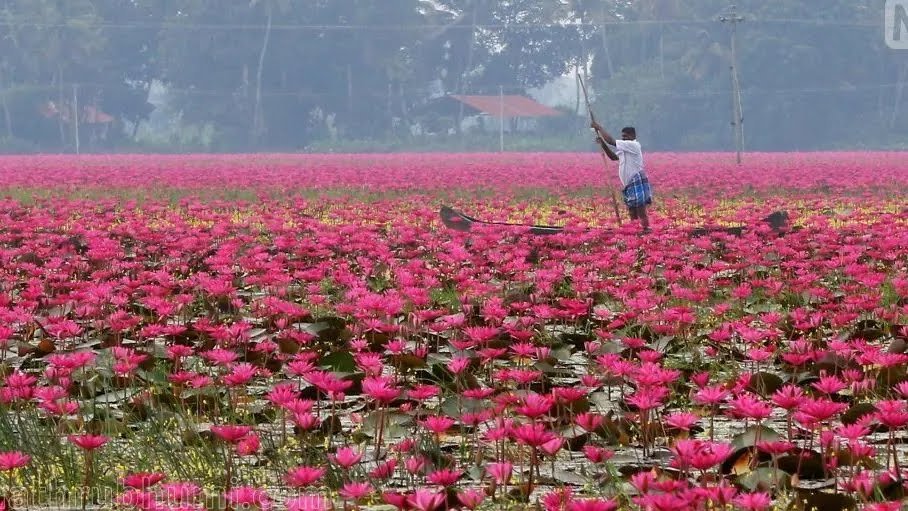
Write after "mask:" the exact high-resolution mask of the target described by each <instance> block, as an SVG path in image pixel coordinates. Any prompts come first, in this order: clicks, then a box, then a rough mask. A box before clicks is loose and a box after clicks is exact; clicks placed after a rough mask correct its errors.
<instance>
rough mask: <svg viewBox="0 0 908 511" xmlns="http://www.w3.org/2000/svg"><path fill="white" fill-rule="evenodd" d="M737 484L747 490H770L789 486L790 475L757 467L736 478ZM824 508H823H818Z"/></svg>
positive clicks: (769, 468)
mask: <svg viewBox="0 0 908 511" xmlns="http://www.w3.org/2000/svg"><path fill="white" fill-rule="evenodd" d="M738 484H740V485H741V486H743V487H744V488H747V490H748V491H752V492H754V491H771V490H772V489H773V488H776V487H779V488H782V489H785V488H790V487H791V476H790V475H789V474H788V473H787V472H784V471H782V470H776V469H774V468H772V467H758V468H756V469H754V470H753V471H751V472H748V473H747V474H745V475H743V476H741V477H739V478H738ZM820 509H824V508H820Z"/></svg>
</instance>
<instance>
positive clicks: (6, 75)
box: [0, 0, 908, 151]
mask: <svg viewBox="0 0 908 511" xmlns="http://www.w3.org/2000/svg"><path fill="white" fill-rule="evenodd" d="M728 8H729V3H728V2H727V1H725V0H721V1H720V0H508V1H498V0H495V1H493V0H432V1H428V0H243V1H240V0H229V1H224V0H5V1H4V2H3V6H2V8H0V40H2V41H3V44H2V45H0V148H2V149H4V150H6V151H76V150H80V151H117V150H135V149H142V147H141V146H139V145H138V142H137V141H138V140H139V139H140V137H139V134H140V132H141V130H142V128H143V127H147V126H148V125H149V120H150V119H152V118H153V116H154V113H155V109H156V106H155V105H152V104H151V103H150V101H149V92H150V91H151V90H152V87H153V85H155V84H159V85H160V86H161V87H162V90H164V91H165V94H164V97H165V98H166V102H167V109H168V111H170V112H172V113H173V117H174V119H176V120H175V121H174V122H178V123H179V126H181V127H182V128H184V129H189V128H191V127H195V128H196V129H199V128H200V127H205V128H206V130H207V131H206V133H207V136H206V137H205V141H204V144H202V143H199V145H198V146H194V147H190V148H189V149H193V150H199V149H208V150H217V151H277V150H301V149H305V148H306V147H312V146H313V145H317V144H322V145H321V146H320V147H330V146H331V145H332V144H333V145H335V146H337V147H338V148H343V147H345V145H344V144H348V145H347V147H352V145H351V144H353V142H354V141H365V140H369V141H372V142H373V143H374V144H378V145H379V146H380V145H381V144H382V143H383V142H384V143H387V144H390V141H394V142H395V143H396V144H398V145H397V147H404V148H413V147H418V146H419V145H420V144H422V143H423V142H424V138H420V137H425V134H424V133H425V132H426V131H427V130H428V131H433V132H436V133H437V134H436V135H435V136H436V137H442V138H444V137H449V138H450V139H451V140H457V139H458V137H459V138H460V139H463V137H466V136H468V134H465V133H462V132H461V130H460V126H461V124H460V123H459V122H458V121H460V120H461V119H462V118H463V117H464V116H466V115H468V114H469V111H467V110H465V109H455V110H454V111H451V110H450V109H448V110H440V109H438V108H435V106H434V105H435V104H436V101H437V100H436V98H437V97H438V96H441V95H445V94H498V93H499V92H501V91H504V92H506V93H514V94H526V93H527V92H528V91H529V90H531V89H533V88H536V87H540V86H542V85H544V84H546V83H549V82H551V81H552V80H553V79H556V78H558V77H563V76H565V75H568V76H572V75H573V74H574V73H578V74H580V75H581V76H583V77H584V78H585V79H586V81H587V83H588V84H589V85H590V86H591V88H592V89H593V90H594V91H595V93H594V98H593V100H594V108H595V109H596V110H597V111H598V113H599V116H600V117H602V118H603V121H606V122H611V123H619V124H622V125H624V124H635V125H636V126H637V127H638V132H639V133H641V137H643V138H645V139H646V140H647V141H648V145H649V146H650V147H653V148H656V149H666V150H720V149H730V148H731V147H732V130H731V127H730V122H731V94H730V92H731V81H730V73H729V65H730V42H731V41H730V39H731V36H730V30H729V27H728V26H727V24H723V23H720V22H719V21H718V17H719V16H721V15H722V14H723V13H725V12H727V9H728ZM737 9H738V12H739V13H740V14H742V15H743V17H744V18H745V21H744V22H743V23H741V24H740V25H739V26H738V34H737V38H738V64H739V77H740V82H741V92H742V98H743V111H744V126H745V131H746V134H745V138H746V149H747V150H794V149H801V150H808V149H845V148H847V149H857V148H865V147H866V148H870V147H900V146H901V143H902V142H901V141H902V140H903V139H904V136H905V135H906V133H908V119H906V117H905V115H904V114H903V110H904V107H903V105H902V103H903V89H904V83H905V80H906V77H908V66H906V64H908V61H906V58H905V54H903V53H901V52H899V51H896V50H891V49H889V48H888V47H887V46H886V44H885V41H884V37H883V22H882V12H883V1H882V0H871V1H854V0H738V2H737ZM574 92H575V93H576V94H575V96H574V97H573V98H572V101H569V102H568V104H564V105H562V106H561V107H560V108H562V109H563V110H564V111H565V113H566V114H568V115H566V116H565V118H564V119H561V120H556V121H547V122H543V123H542V124H541V128H540V130H541V133H539V134H538V135H539V136H542V137H545V136H547V135H552V137H554V138H557V135H559V134H563V133H565V131H566V128H567V131H568V132H571V133H572V134H574V133H576V134H577V136H573V135H572V136H573V139H576V140H578V142H577V144H578V146H576V147H564V148H565V149H576V148H578V147H581V146H582V147H585V146H584V145H583V144H587V145H588V144H589V141H588V140H587V139H588V138H589V137H588V132H585V131H581V130H583V129H584V126H583V124H584V123H583V116H584V115H585V113H586V112H585V106H584V105H583V102H582V98H581V96H580V94H579V89H578V90H576V91H574ZM439 125H443V126H452V127H453V128H454V131H455V133H453V134H449V132H448V131H449V130H448V131H446V130H443V129H434V130H429V129H428V128H429V127H433V126H436V127H437V126H439ZM417 126H418V127H420V128H421V129H414V128H415V127H417ZM572 130H573V131H572ZM581 135H582V136H581ZM480 136H482V135H481V134H480ZM401 144H402V145H401Z"/></svg>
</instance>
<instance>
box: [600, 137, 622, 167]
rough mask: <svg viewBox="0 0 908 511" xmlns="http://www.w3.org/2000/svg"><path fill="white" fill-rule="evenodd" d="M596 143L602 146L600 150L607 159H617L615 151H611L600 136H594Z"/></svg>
mask: <svg viewBox="0 0 908 511" xmlns="http://www.w3.org/2000/svg"><path fill="white" fill-rule="evenodd" d="M596 143H597V144H599V147H601V148H602V152H604V153H605V155H606V156H608V159H610V160H612V161H618V155H617V154H615V151H612V148H611V147H609V146H608V145H607V144H606V143H605V140H602V137H596Z"/></svg>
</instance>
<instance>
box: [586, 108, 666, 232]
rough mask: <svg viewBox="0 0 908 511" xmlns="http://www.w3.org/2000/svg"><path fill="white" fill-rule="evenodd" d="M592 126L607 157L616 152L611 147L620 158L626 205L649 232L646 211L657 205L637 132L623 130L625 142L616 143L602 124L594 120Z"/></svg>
mask: <svg viewBox="0 0 908 511" xmlns="http://www.w3.org/2000/svg"><path fill="white" fill-rule="evenodd" d="M590 126H591V127H592V128H593V129H594V130H595V131H596V134H597V137H596V142H598V143H599V145H601V146H602V149H603V150H604V151H605V152H606V154H608V153H609V152H612V150H611V148H609V147H608V146H614V147H615V149H614V154H615V155H616V156H617V157H618V178H619V179H621V185H622V186H623V187H624V190H623V192H622V196H623V197H624V204H625V205H626V206H627V210H628V214H629V215H630V217H631V220H640V225H641V226H642V227H643V232H644V233H647V232H649V217H648V216H647V214H646V208H647V207H649V205H650V204H652V203H653V192H652V189H651V188H650V184H649V180H648V179H647V178H646V169H645V167H644V164H643V149H642V148H641V147H640V142H638V141H637V130H636V129H634V128H633V127H630V126H629V127H626V128H623V129H622V130H621V139H620V140H616V139H615V137H613V136H611V135H610V134H609V133H608V132H607V131H605V129H604V128H603V127H602V125H600V124H599V123H598V122H596V121H592V123H591V124H590ZM606 144H607V145H606Z"/></svg>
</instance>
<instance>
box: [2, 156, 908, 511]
mask: <svg viewBox="0 0 908 511" xmlns="http://www.w3.org/2000/svg"><path fill="white" fill-rule="evenodd" d="M597 158H598V156H596V155H594V154H588V155H577V154H536V155H495V154H486V155H413V154H411V155H369V156H365V155H357V156H353V155H328V156H293V155H268V156H90V157H82V158H72V157H64V156H47V157H27V158H26V157H9V158H0V183H2V184H0V197H2V196H6V197H5V198H3V199H0V222H2V224H0V225H2V228H0V361H2V362H0V382H2V384H0V495H2V497H0V498H2V500H0V509H9V508H15V509H23V508H26V507H28V506H31V507H34V506H45V505H62V506H64V507H67V508H70V509H81V508H85V507H96V506H101V507H102V508H105V509H109V508H111V507H116V508H117V509H123V510H129V511H202V510H204V509H218V510H223V509H229V510H232V511H241V510H250V511H252V510H254V511H269V510H271V509H275V510H276V511H280V510H284V509H287V510H289V511H321V510H345V511H346V510H357V509H361V510H389V511H390V510H418V511H440V510H446V509H520V510H523V509H533V510H536V509H539V510H546V511H556V510H557V511H608V510H611V509H630V510H647V511H649V510H653V511H671V510H678V511H681V510H721V509H741V510H748V511H750V510H755V511H756V510H763V509H810V508H811V507H816V508H818V509H823V510H833V511H835V510H839V509H866V510H897V509H901V501H902V499H903V498H904V495H905V492H906V489H908V449H906V444H908V405H906V403H908V401H906V397H908V194H905V193H904V192H903V190H904V188H905V186H906V185H908V156H904V155H902V154H898V153H822V154H785V155H774V154H764V155H748V158H747V160H746V164H745V165H743V166H741V167H738V166H736V165H734V164H733V163H732V161H733V160H732V159H731V157H729V155H716V154H708V155H707V154H654V155H652V157H651V158H649V160H648V163H649V166H650V177H651V180H652V181H653V184H654V189H655V193H656V197H657V201H656V204H655V207H654V210H653V212H652V219H653V232H652V233H651V234H650V235H648V236H639V235H638V232H637V228H636V227H635V226H631V225H628V224H627V222H626V217H625V223H624V225H623V226H622V227H620V228H616V227H618V226H617V224H616V219H615V218H614V213H613V212H612V209H611V204H610V198H609V191H608V188H607V185H609V184H614V182H615V181H616V179H615V176H614V175H613V174H614V169H610V170H609V171H608V173H606V172H604V171H603V169H602V162H601V161H600V160H598V159H597ZM443 204H446V205H451V206H454V207H456V208H458V209H461V210H462V211H464V212H467V213H468V214H470V215H472V216H475V217H477V218H481V219H487V220H494V221H507V222H515V223H544V224H550V225H563V226H566V229H565V231H564V232H563V233H561V234H557V235H551V236H533V235H530V234H528V233H527V232H526V231H525V230H523V229H520V228H507V227H501V226H485V227H484V226H477V227H476V228H474V229H473V230H472V231H471V232H468V233H464V232H456V231H451V230H447V229H445V227H444V226H443V225H442V224H441V222H440V221H439V218H438V209H439V207H440V206H441V205H443ZM775 210H786V211H787V212H788V213H789V215H790V218H791V221H792V227H793V229H792V230H790V231H789V232H787V233H785V234H784V235H779V234H778V233H773V232H771V231H770V230H769V229H768V228H766V227H761V226H760V222H759V219H760V218H762V217H763V216H765V215H766V214H768V213H770V212H772V211H775ZM702 225H726V226H727V225H743V226H746V227H747V228H746V229H745V230H744V233H743V235H741V236H738V237H736V236H731V235H728V234H720V233H713V234H710V235H706V236H701V237H691V236H689V234H688V233H687V232H686V231H685V228H687V227H691V226H702ZM604 228H608V229H604Z"/></svg>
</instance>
